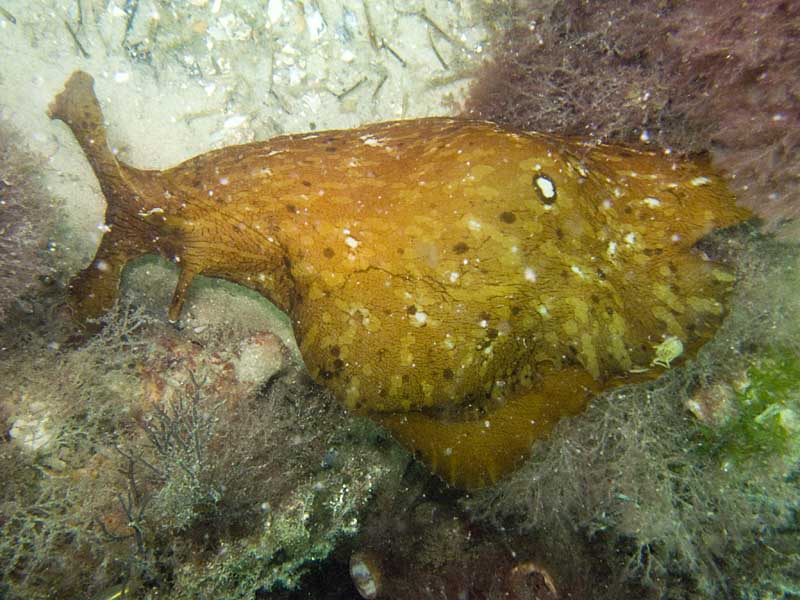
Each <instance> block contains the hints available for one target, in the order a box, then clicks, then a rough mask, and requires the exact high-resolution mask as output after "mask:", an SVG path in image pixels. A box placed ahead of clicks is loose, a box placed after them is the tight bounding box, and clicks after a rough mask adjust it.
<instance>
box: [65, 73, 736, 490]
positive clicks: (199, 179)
mask: <svg viewBox="0 0 800 600" xmlns="http://www.w3.org/2000/svg"><path fill="white" fill-rule="evenodd" d="M50 116H51V117H52V118H55V119H60V120H61V121H63V122H65V123H66V124H67V125H68V126H69V127H70V128H71V129H72V132H73V134H74V135H75V137H76V138H77V140H78V142H79V143H80V145H81V147H82V148H83V151H84V153H85V154H86V157H87V158H88V160H89V162H90V163H91V165H92V167H93V168H94V171H95V173H96V175H97V178H98V180H99V182H100V186H101V187H102V191H103V194H104V195H105V197H106V201H107V204H108V206H107V209H106V226H107V229H106V232H105V234H104V235H103V238H102V241H101V243H100V246H99V248H98V250H97V254H96V256H95V258H94V260H93V262H92V264H91V265H90V266H89V267H88V268H86V269H84V270H83V271H82V272H81V273H80V274H78V275H77V276H76V277H75V278H74V279H73V281H72V282H71V284H70V302H71V304H72V306H73V307H74V309H75V312H76V313H77V315H78V316H79V317H81V318H88V317H94V316H97V315H99V314H100V313H102V312H103V311H105V310H106V309H108V308H109V307H111V306H112V304H113V303H114V301H115V299H116V298H117V294H118V288H119V281H120V274H121V271H122V269H123V267H124V266H125V264H126V263H127V262H128V261H130V260H132V259H134V258H137V257H139V256H141V255H144V254H160V255H162V256H164V257H166V258H167V259H169V260H171V261H174V262H175V263H176V264H177V265H178V266H179V267H180V277H179V280H178V284H177V287H176V289H175V293H174V296H173V299H172V304H171V306H170V308H169V317H170V319H172V320H177V319H178V318H179V316H180V313H181V307H182V305H183V302H184V298H185V295H186V291H187V289H188V288H189V286H190V284H191V282H192V279H193V278H194V277H195V276H196V275H200V274H203V275H208V276H212V277H223V278H225V279H228V280H230V281H234V282H236V283H239V284H242V285H245V286H247V287H249V288H252V289H254V290H256V291H258V292H259V293H261V294H262V295H264V296H265V297H266V298H268V299H269V300H270V301H272V302H273V303H274V304H275V305H276V306H278V307H279V308H280V309H281V310H283V311H285V312H286V313H287V314H288V315H289V316H290V318H291V320H292V323H293V326H294V331H295V334H296V336H297V341H298V344H299V346H300V350H301V353H302V356H303V359H304V360H305V363H306V366H307V368H308V370H309V372H310V373H311V375H312V377H313V378H314V379H315V380H316V381H317V382H319V383H320V384H322V385H324V386H326V387H327V388H329V389H331V390H332V391H333V392H334V393H335V394H336V395H337V396H338V397H339V399H340V400H341V401H342V402H343V403H344V405H345V406H346V407H347V408H348V409H351V410H352V411H355V412H357V413H361V414H366V415H369V416H370V417H372V418H373V419H375V420H376V421H377V422H379V423H381V424H382V425H384V426H385V427H387V428H388V429H389V430H390V431H391V432H392V433H393V435H394V436H395V437H396V438H397V439H398V440H399V441H400V442H401V443H403V444H405V445H406V446H407V447H408V448H410V449H412V450H413V451H415V452H416V453H417V455H418V456H420V457H421V458H422V460H424V461H425V462H426V463H427V464H428V465H429V466H430V468H431V469H432V470H433V471H435V472H436V473H438V474H440V475H441V476H442V477H444V478H445V479H447V480H448V481H450V482H451V483H452V484H454V485H457V486H460V487H465V488H477V487H481V486H484V485H487V484H490V483H492V482H494V481H496V480H497V479H498V478H499V477H501V476H503V475H504V474H506V473H508V472H509V471H510V470H512V469H513V468H514V467H515V466H516V465H517V464H518V463H519V462H520V460H521V459H522V458H524V457H525V456H526V454H527V453H528V452H529V448H530V446H531V444H532V442H533V441H534V440H535V439H537V438H540V437H542V436H544V435H546V434H547V433H548V432H549V431H550V430H551V428H552V426H553V424H554V423H555V422H556V421H557V420H558V419H560V418H561V417H563V416H565V415H573V414H576V413H578V412H579V411H580V410H581V409H582V408H583V407H584V406H585V404H586V402H587V401H588V400H589V399H590V398H591V396H593V395H595V394H597V393H598V392H600V391H602V390H604V389H607V388H609V387H612V386H617V385H620V384H621V383H624V382H626V381H632V380H636V379H641V378H646V377H653V376H656V375H657V374H658V373H659V372H661V371H663V368H665V367H666V366H668V365H669V361H670V360H673V361H674V360H676V359H677V360H680V359H678V358H677V357H676V356H675V355H673V354H675V352H673V351H672V350H674V349H675V348H680V350H681V351H682V356H687V355H691V354H692V353H693V352H695V351H696V350H697V348H698V347H699V346H700V345H702V344H703V343H704V342H705V341H706V340H708V338H709V337H710V336H711V335H712V333H713V331H714V329H715V328H716V327H717V326H718V325H719V323H720V320H721V319H722V317H723V314H724V304H723V303H724V300H725V297H726V295H727V293H728V291H729V290H730V288H731V286H732V282H733V277H732V276H731V274H730V273H729V271H728V270H726V268H725V267H724V266H723V265H721V264H718V263H716V262H715V261H713V260H711V259H710V258H709V257H708V256H705V255H704V254H703V253H702V252H701V251H699V250H698V249H696V248H695V244H696V242H697V241H698V240H699V239H700V238H701V237H703V236H704V235H705V234H707V233H708V232H710V231H711V230H712V229H714V228H717V227H725V226H729V225H732V224H735V223H737V222H740V221H742V220H744V219H746V218H748V216H749V215H748V212H747V211H745V210H744V209H741V208H738V207H736V206H735V204H734V201H733V198H732V196H731V195H730V194H729V193H728V191H727V190H726V188H725V186H724V184H723V182H722V181H721V180H720V178H719V177H718V176H716V175H715V174H714V173H712V172H711V171H710V170H709V168H708V166H707V165H704V164H699V163H695V162H690V161H684V160H680V159H677V158H675V157H673V156H670V155H669V154H664V153H658V152H642V151H637V150H632V149H627V148H622V147H616V146H608V145H597V144H595V143H588V142H583V141H579V140H574V139H566V138H562V137H558V136H553V135H543V134H538V133H531V132H524V131H513V130H509V129H506V128H503V127H500V126H498V125H495V124H492V123H488V122H482V121H469V120H459V119H452V118H426V119H414V120H404V121H392V122H387V123H377V124H374V125H367V126H364V127H361V128H358V129H351V130H342V131H324V132H315V133H309V134H305V135H283V136H280V137H276V138H274V139H271V140H267V141H264V142H256V143H251V144H244V145H240V146H231V147H228V148H222V149H220V150H214V151H212V152H207V153H205V154H202V155H200V156H197V157H195V158H192V159H189V160H187V161H186V162H184V163H181V164H180V165H178V166H176V167H173V168H171V169H167V170H164V171H147V170H141V169H136V168H134V167H131V166H129V165H127V164H125V163H124V162H122V161H120V160H119V159H117V158H116V157H115V156H114V154H113V153H112V152H111V151H110V149H109V146H108V144H107V142H106V134H105V131H104V129H103V117H102V114H101V112H100V107H99V104H98V102H97V99H96V98H95V95H94V92H93V80H92V78H91V77H90V76H89V75H87V74H86V73H83V72H76V73H74V74H73V75H72V77H71V78H70V79H69V81H68V82H67V84H66V87H65V89H64V91H63V92H62V93H61V94H60V95H59V96H58V97H57V98H56V99H55V101H54V102H53V104H52V105H51V107H50ZM665 343H666V344H668V345H669V346H668V348H669V349H668V350H667V351H666V354H670V356H668V357H667V360H666V363H665V360H664V357H663V356H662V354H664V353H665V351H664V346H663V344H665ZM678 354H681V352H678ZM681 358H682V357H681Z"/></svg>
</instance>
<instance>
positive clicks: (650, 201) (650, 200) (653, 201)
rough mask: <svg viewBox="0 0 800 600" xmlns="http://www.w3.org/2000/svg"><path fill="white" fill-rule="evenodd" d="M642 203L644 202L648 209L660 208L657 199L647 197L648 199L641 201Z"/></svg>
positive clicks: (659, 201)
mask: <svg viewBox="0 0 800 600" xmlns="http://www.w3.org/2000/svg"><path fill="white" fill-rule="evenodd" d="M642 202H644V203H645V204H646V205H647V206H649V207H650V208H657V207H659V206H661V200H659V199H658V198H651V197H648V198H645V199H644V200H642Z"/></svg>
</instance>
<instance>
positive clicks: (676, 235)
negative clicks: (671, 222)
mask: <svg viewBox="0 0 800 600" xmlns="http://www.w3.org/2000/svg"><path fill="white" fill-rule="evenodd" d="M669 239H671V240H672V241H673V242H680V241H681V234H680V233H673V234H672V237H671V238H669Z"/></svg>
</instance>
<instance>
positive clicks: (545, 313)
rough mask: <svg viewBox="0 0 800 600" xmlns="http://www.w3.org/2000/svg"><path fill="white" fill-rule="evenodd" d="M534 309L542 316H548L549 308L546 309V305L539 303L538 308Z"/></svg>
mask: <svg viewBox="0 0 800 600" xmlns="http://www.w3.org/2000/svg"><path fill="white" fill-rule="evenodd" d="M536 311H537V312H538V313H539V314H540V315H542V316H543V317H549V316H550V311H549V310H547V307H546V306H545V305H544V304H540V305H539V306H538V308H537V309H536Z"/></svg>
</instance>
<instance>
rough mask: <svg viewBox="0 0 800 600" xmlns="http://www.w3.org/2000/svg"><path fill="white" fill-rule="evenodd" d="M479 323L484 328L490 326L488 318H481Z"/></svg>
mask: <svg viewBox="0 0 800 600" xmlns="http://www.w3.org/2000/svg"><path fill="white" fill-rule="evenodd" d="M478 325H480V326H481V327H483V328H484V329H486V328H487V327H488V326H489V321H487V320H486V319H481V320H480V321H479V322H478Z"/></svg>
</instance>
